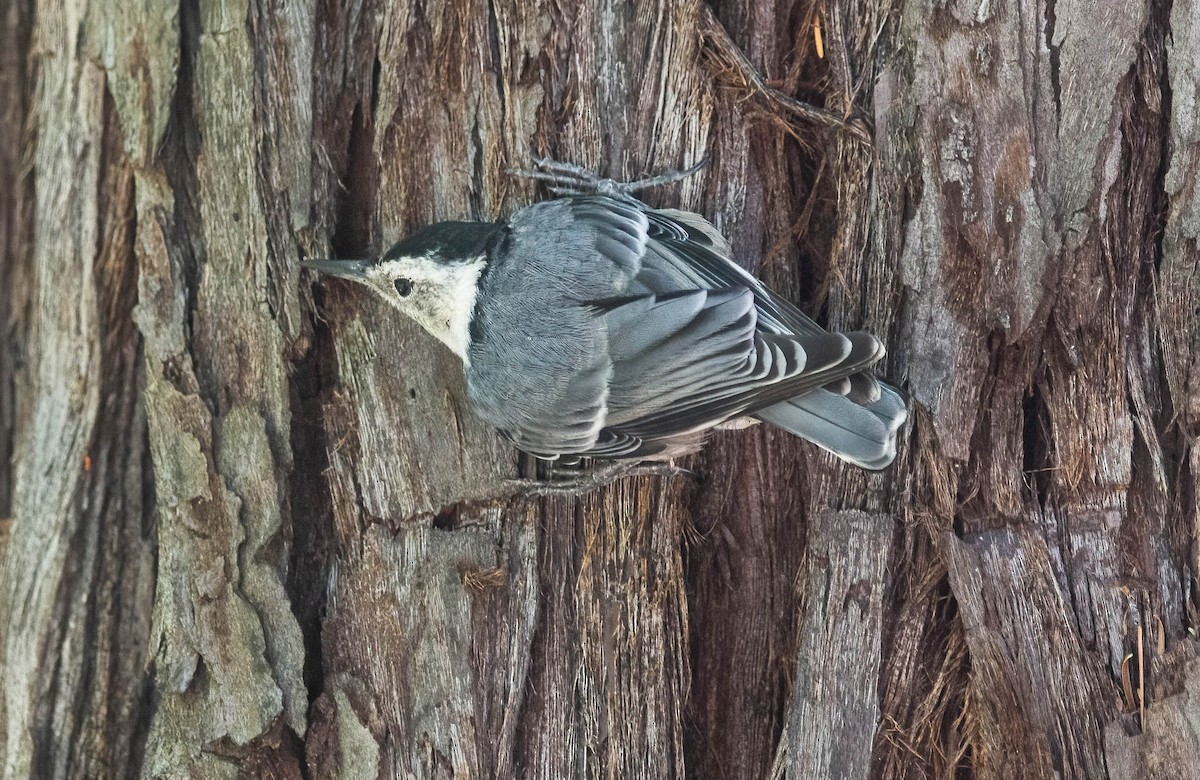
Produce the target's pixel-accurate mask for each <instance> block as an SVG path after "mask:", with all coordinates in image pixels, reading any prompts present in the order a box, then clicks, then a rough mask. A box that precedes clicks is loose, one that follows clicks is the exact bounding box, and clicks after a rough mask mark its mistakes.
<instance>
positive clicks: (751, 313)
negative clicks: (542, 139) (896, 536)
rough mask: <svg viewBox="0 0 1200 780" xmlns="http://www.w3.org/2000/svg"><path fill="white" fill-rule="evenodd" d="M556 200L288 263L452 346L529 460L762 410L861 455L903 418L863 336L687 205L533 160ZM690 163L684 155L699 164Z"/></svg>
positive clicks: (696, 429) (886, 452) (681, 446)
mask: <svg viewBox="0 0 1200 780" xmlns="http://www.w3.org/2000/svg"><path fill="white" fill-rule="evenodd" d="M537 163H538V165H539V167H540V168H541V169H542V170H538V171H517V172H516V173H518V174H521V175H527V176H532V177H534V178H538V179H543V180H547V181H549V182H550V183H551V185H552V186H551V190H552V191H554V192H556V193H557V194H561V195H566V197H562V198H558V199H556V200H551V201H546V202H543V203H537V204H535V205H532V206H528V207H526V208H523V209H521V210H520V211H517V212H516V213H515V214H513V215H512V217H511V218H510V219H509V220H508V221H506V222H500V223H484V222H439V223H437V224H434V225H431V226H429V227H427V228H425V229H424V230H421V231H420V232H418V233H416V234H414V235H412V236H410V237H408V238H406V239H404V240H403V241H400V242H399V243H397V244H396V245H395V246H393V247H392V248H391V249H389V250H388V251H387V252H386V253H384V254H383V256H382V257H380V258H378V259H377V260H309V261H304V262H302V263H301V265H303V266H305V267H307V268H312V269H316V270H318V271H322V272H324V273H328V274H333V275H335V276H339V277H342V278H345V279H351V280H353V281H356V282H360V283H362V284H365V285H366V286H368V287H370V288H371V289H372V290H374V291H375V292H376V293H377V294H379V295H380V296H382V297H383V298H384V300H386V301H387V302H388V303H390V304H391V305H393V306H394V307H395V308H397V309H399V310H400V311H401V312H403V313H404V314H406V315H408V316H409V317H411V318H412V319H414V320H416V321H417V322H418V323H419V324H420V325H421V326H422V327H424V328H425V330H427V331H428V332H429V333H431V334H432V335H433V336H435V337H437V338H438V339H440V340H441V341H442V343H444V344H445V345H446V346H447V347H449V348H450V350H451V351H453V352H454V353H455V354H456V355H458V356H459V358H461V359H462V362H463V369H464V372H465V374H466V381H467V393H468V396H469V397H470V400H471V404H472V406H473V408H474V411H475V412H476V413H477V414H478V415H479V416H480V417H481V418H482V419H484V420H486V421H487V422H489V423H491V424H492V425H494V426H495V427H496V428H498V429H499V430H500V431H501V432H502V433H503V435H504V436H506V437H507V438H508V439H509V440H510V441H511V442H512V443H513V444H514V445H515V446H516V447H517V448H518V449H521V450H523V451H525V452H528V453H530V454H533V455H535V456H537V457H539V458H546V459H556V458H559V457H570V458H572V459H575V458H578V457H590V458H605V459H638V460H666V459H670V458H674V457H676V456H678V455H682V454H685V453H688V452H692V451H695V450H697V449H698V448H699V447H700V445H701V444H702V442H703V438H704V435H705V433H706V432H707V431H709V430H710V429H713V428H718V427H736V426H737V425H738V424H739V423H740V422H741V421H743V420H745V419H746V418H752V419H750V421H751V422H752V421H754V420H762V421H765V422H768V423H771V424H772V425H775V426H777V427H779V428H782V429H784V430H786V431H789V432H790V433H793V434H796V435H797V436H800V437H802V438H805V439H808V440H809V441H811V442H813V443H815V444H817V445H818V446H820V447H823V448H825V449H826V450H829V451H830V452H832V453H833V454H834V455H837V456H838V457H840V458H842V459H844V460H847V461H849V462H851V463H854V464H856V465H858V466H861V467H863V468H866V469H881V468H883V467H885V466H887V465H888V464H889V463H891V462H892V459H893V458H894V457H895V455H896V431H897V430H898V429H899V428H900V426H901V425H903V423H904V420H905V419H906V417H907V412H906V410H905V403H904V400H903V398H902V397H901V395H900V394H899V392H897V391H896V390H895V389H894V388H892V387H890V386H888V385H886V384H882V383H880V382H878V381H877V380H876V379H875V378H874V377H872V376H871V375H870V374H869V373H867V369H869V368H870V366H871V365H872V364H874V363H875V362H876V361H878V360H879V359H880V358H882V357H883V354H884V348H883V345H882V344H881V343H880V342H879V340H878V339H876V338H875V337H874V336H872V335H870V334H868V333H862V332H853V333H830V332H828V331H826V330H825V329H824V328H822V327H820V326H819V325H817V324H816V323H815V322H813V321H812V320H811V319H809V318H808V317H807V316H805V315H804V314H803V313H801V312H800V310H799V309H797V308H796V307H795V306H793V305H792V304H790V303H788V302H787V301H786V300H784V299H783V298H781V297H779V296H778V295H776V294H775V293H773V292H771V291H770V290H769V289H767V287H766V286H765V285H764V284H763V283H762V282H760V281H759V280H758V279H756V278H755V277H753V276H752V275H751V274H750V273H749V272H747V271H746V270H744V269H743V268H741V267H740V266H738V265H737V264H736V263H734V262H733V260H732V259H731V254H732V253H731V250H730V247H729V244H728V242H726V240H725V239H724V237H722V236H721V234H720V233H719V232H718V231H717V229H716V228H715V227H713V225H711V224H710V223H709V222H708V221H706V220H705V219H704V218H703V217H701V216H700V215H698V214H693V213H690V212H685V211H679V210H675V209H653V208H650V207H649V206H647V205H646V204H644V203H642V202H640V201H638V200H637V199H635V198H634V197H632V194H631V193H632V192H634V191H636V190H638V189H642V188H644V187H647V186H653V185H656V184H663V183H667V182H670V181H673V180H675V179H678V178H682V177H683V176H685V175H688V174H690V173H692V172H693V171H694V170H695V169H691V170H689V171H684V172H683V173H674V172H672V173H669V174H667V175H664V176H659V177H655V178H653V179H647V180H644V181H641V182H634V183H629V184H622V183H618V182H614V181H611V180H608V179H601V178H598V177H596V176H595V175H594V174H591V173H590V172H588V171H585V170H584V169H581V168H578V167H576V166H572V165H567V164H563V163H555V162H552V161H546V160H537ZM697 167H699V166H697Z"/></svg>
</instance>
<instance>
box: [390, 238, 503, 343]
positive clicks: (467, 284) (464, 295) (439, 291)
mask: <svg viewBox="0 0 1200 780" xmlns="http://www.w3.org/2000/svg"><path fill="white" fill-rule="evenodd" d="M485 265H486V262H485V260H484V259H483V258H482V257H479V258H478V259H475V260H471V261H469V262H466V263H461V264H457V265H454V266H452V269H453V271H452V273H451V274H450V275H449V278H446V268H447V266H444V265H442V266H440V267H438V268H437V273H438V275H439V276H441V277H442V279H441V283H440V284H438V285H436V287H433V288H431V289H430V288H427V289H423V290H419V291H418V293H417V294H415V295H414V296H413V297H412V299H410V300H407V301H405V302H404V307H403V308H404V311H405V313H406V314H408V316H410V317H412V318H413V319H414V320H416V321H417V322H418V323H419V324H420V325H421V327H423V328H425V330H427V331H429V333H430V335H432V336H434V337H436V338H437V339H438V340H439V341H441V342H442V343H443V344H445V345H446V346H447V347H449V348H450V351H451V352H453V353H454V354H456V355H458V356H459V358H461V359H462V361H463V363H464V364H466V363H467V362H468V358H467V347H468V345H469V344H470V340H471V336H470V329H471V314H472V313H473V312H474V311H475V292H476V285H478V283H479V276H480V274H482V273H483V268H484V266H485ZM431 270H432V269H431Z"/></svg>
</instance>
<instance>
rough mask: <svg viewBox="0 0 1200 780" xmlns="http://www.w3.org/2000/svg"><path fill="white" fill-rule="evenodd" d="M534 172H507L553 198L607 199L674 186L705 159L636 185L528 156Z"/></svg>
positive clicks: (664, 172)
mask: <svg viewBox="0 0 1200 780" xmlns="http://www.w3.org/2000/svg"><path fill="white" fill-rule="evenodd" d="M531 157H532V158H533V164H534V166H535V168H534V169H533V170H530V169H526V168H509V169H508V173H509V174H511V175H513V176H521V177H524V178H526V179H534V180H536V181H541V182H545V183H546V187H547V189H549V190H550V191H551V192H553V193H554V194H555V195H607V196H608V197H610V198H616V197H622V196H626V197H628V196H630V195H632V194H633V193H635V192H639V191H641V190H645V189H649V188H650V187H659V186H662V185H664V184H674V183H675V182H677V181H682V180H683V179H686V178H687V177H689V176H691V175H693V174H694V173H696V172H697V171H699V170H700V169H701V168H703V167H704V166H705V165H708V156H707V155H705V157H704V158H703V159H702V160H700V162H698V163H696V164H695V165H693V166H692V167H691V168H688V169H686V170H682V171H676V170H666V171H663V172H662V173H660V174H658V175H657V176H651V177H649V178H646V179H638V180H637V181H617V180H616V179H606V178H604V177H602V176H600V175H599V174H597V173H596V172H595V171H591V170H588V169H587V168H584V167H583V166H582V165H575V164H574V163H566V162H559V161H558V160H551V159H549V158H547V157H538V156H537V155H536V154H535V155H531Z"/></svg>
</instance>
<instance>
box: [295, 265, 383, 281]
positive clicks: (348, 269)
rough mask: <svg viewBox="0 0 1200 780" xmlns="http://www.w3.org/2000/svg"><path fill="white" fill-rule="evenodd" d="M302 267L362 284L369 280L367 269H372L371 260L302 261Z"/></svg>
mask: <svg viewBox="0 0 1200 780" xmlns="http://www.w3.org/2000/svg"><path fill="white" fill-rule="evenodd" d="M300 265H301V266H303V267H304V268H311V269H313V270H314V271H320V272H321V273H323V274H330V275H331V276H340V277H342V278H343V279H353V280H354V281H356V282H361V281H363V280H365V279H366V278H367V269H368V268H370V267H371V261H370V260H301V261H300Z"/></svg>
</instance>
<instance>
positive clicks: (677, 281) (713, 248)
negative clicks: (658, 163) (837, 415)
mask: <svg viewBox="0 0 1200 780" xmlns="http://www.w3.org/2000/svg"><path fill="white" fill-rule="evenodd" d="M646 214H647V219H648V221H649V227H648V230H647V232H648V234H649V237H650V241H649V242H648V244H647V252H646V258H645V261H644V262H643V264H642V270H641V272H640V273H639V275H638V277H637V279H635V281H634V284H635V285H641V286H642V287H644V288H645V289H646V290H647V291H657V292H662V291H665V290H670V289H677V288H678V287H679V286H681V285H683V286H696V287H705V288H713V289H720V288H723V287H732V286H745V287H747V288H749V289H750V290H751V292H753V294H754V305H755V308H757V309H758V316H759V327H760V328H761V329H762V330H764V331H767V332H769V333H778V334H808V335H818V334H822V333H826V332H827V331H826V330H825V329H824V328H822V327H821V326H820V325H818V324H817V323H816V322H814V321H813V320H812V319H811V318H809V317H808V316H807V315H806V314H804V312H802V311H800V310H799V309H797V308H796V307H795V306H794V305H793V304H792V303H791V302H789V301H787V300H785V299H783V298H780V297H779V296H778V295H776V294H775V293H773V292H771V290H769V289H768V288H767V286H766V285H764V284H763V283H762V282H761V281H759V280H758V279H756V278H755V277H754V276H753V275H752V274H750V272H749V271H747V270H746V269H744V268H742V267H741V266H739V265H738V264H737V263H735V262H733V260H732V259H731V258H732V255H733V253H732V251H731V249H730V247H729V244H728V242H727V241H726V240H725V238H724V236H722V235H721V234H720V233H719V232H717V229H716V228H714V227H713V226H712V225H711V224H710V223H709V222H708V221H707V220H705V219H704V218H703V217H701V216H700V215H699V214H692V213H689V212H686V211H679V210H676V209H658V210H647V212H646ZM827 389H829V390H833V391H834V392H838V393H840V394H842V395H846V394H849V395H850V397H851V398H852V399H853V400H854V401H855V402H856V403H870V402H872V401H876V400H878V399H879V396H880V390H879V385H878V382H877V381H876V380H875V378H874V377H873V376H871V375H870V374H868V373H865V372H860V373H856V374H851V375H848V376H839V377H838V378H837V379H835V380H834V381H833V382H832V383H831V385H830V386H829V387H828V388H827Z"/></svg>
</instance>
